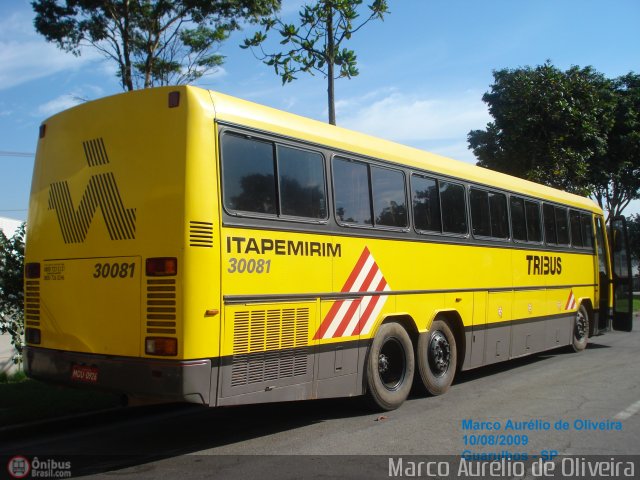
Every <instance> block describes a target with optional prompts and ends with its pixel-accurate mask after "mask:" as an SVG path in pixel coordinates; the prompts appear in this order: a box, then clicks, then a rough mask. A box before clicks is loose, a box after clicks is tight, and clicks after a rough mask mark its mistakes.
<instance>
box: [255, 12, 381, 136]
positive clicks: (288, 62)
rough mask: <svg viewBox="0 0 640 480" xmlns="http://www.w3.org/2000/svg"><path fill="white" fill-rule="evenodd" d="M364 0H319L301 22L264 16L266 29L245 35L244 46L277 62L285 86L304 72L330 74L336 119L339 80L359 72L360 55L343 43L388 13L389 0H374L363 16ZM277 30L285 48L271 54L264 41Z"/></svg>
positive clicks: (330, 103)
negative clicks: (252, 34)
mask: <svg viewBox="0 0 640 480" xmlns="http://www.w3.org/2000/svg"><path fill="white" fill-rule="evenodd" d="M362 3H363V0H317V1H316V2H313V3H312V4H311V5H305V6H303V7H302V10H300V12H299V25H297V26H296V25H295V24H293V23H285V22H284V21H283V20H282V19H281V18H280V17H278V16H272V17H270V18H264V19H263V20H262V21H261V26H262V30H259V31H258V32H256V34H255V35H254V36H253V37H252V38H248V39H245V41H244V45H242V48H253V49H254V53H255V51H256V50H255V49H258V50H259V53H258V54H256V55H257V56H258V58H259V59H260V60H262V61H263V62H264V63H265V64H267V65H269V66H272V67H274V69H275V73H276V75H279V76H280V77H281V78H282V83H283V85H284V84H286V83H289V82H292V81H293V80H296V78H297V77H296V74H297V73H299V72H303V73H309V74H311V75H313V74H314V72H315V73H319V74H321V75H323V76H324V77H325V78H327V97H328V107H329V123H331V124H332V125H335V124H336V114H335V94H334V80H337V79H339V78H351V77H355V76H357V75H358V74H359V72H358V68H357V59H356V54H355V52H354V51H353V50H350V49H348V48H346V47H344V44H345V43H346V42H347V41H348V40H350V39H351V37H352V36H353V34H354V33H356V32H357V31H358V30H360V29H361V28H362V27H364V26H365V25H366V24H367V23H369V22H370V21H372V20H374V19H379V20H383V17H384V15H385V14H386V13H388V12H389V9H388V5H387V2H386V0H373V1H372V2H371V3H370V4H369V5H368V12H367V14H366V15H365V16H364V18H363V19H361V10H362V8H361V7H362ZM273 30H275V31H277V32H278V34H279V38H280V44H281V45H282V46H283V49H284V50H283V51H281V52H277V53H267V52H266V51H265V50H264V48H263V44H264V42H265V40H267V35H268V33H269V32H270V31H273Z"/></svg>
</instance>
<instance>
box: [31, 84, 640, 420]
mask: <svg viewBox="0 0 640 480" xmlns="http://www.w3.org/2000/svg"><path fill="white" fill-rule="evenodd" d="M617 222H618V221H617V220H616V222H614V223H616V224H617ZM614 236H615V238H618V239H620V240H621V241H620V242H617V246H616V247H615V248H612V249H610V248H609V245H608V240H607V239H608V238H611V235H610V234H608V233H607V231H606V230H605V224H604V218H603V213H602V211H601V210H600V209H599V208H598V207H597V206H596V205H595V204H594V203H593V202H592V201H590V200H588V199H586V198H582V197H578V196H575V195H571V194H568V193H565V192H562V191H558V190H554V189H551V188H548V187H545V186H542V185H538V184H535V183H531V182H528V181H525V180H521V179H518V178H514V177H510V176H507V175H503V174H500V173H496V172H493V171H490V170H486V169H482V168H478V167H475V166H471V165H469V164H465V163H461V162H457V161H454V160H450V159H447V158H444V157H441V156H437V155H434V154H430V153H426V152H423V151H419V150H416V149H413V148H409V147H406V146H402V145H398V144H395V143H392V142H389V141H385V140H381V139H378V138H373V137H370V136H367V135H363V134H360V133H357V132H353V131H349V130H345V129H342V128H337V127H334V126H330V125H327V124H324V123H320V122H317V121H313V120H310V119H306V118H302V117H299V116H296V115H292V114H289V113H285V112H281V111H278V110H274V109H271V108H267V107H264V106H260V105H256V104H253V103H250V102H247V101H243V100H239V99H237V98H233V97H230V96H227V95H223V94H220V93H216V92H211V91H207V90H203V89H199V88H195V87H188V86H183V87H172V88H158V89H149V90H143V91H136V92H130V93H125V94H121V95H116V96H112V97H108V98H104V99H101V100H97V101H92V102H88V103H85V104H82V105H79V106H77V107H74V108H71V109H69V110H67V111H65V112H62V113H60V114H57V115H55V116H53V117H51V118H49V119H47V120H46V121H45V122H44V123H43V124H42V125H41V127H40V132H39V140H38V148H37V155H36V163H35V168H34V173H33V184H32V190H31V199H30V207H29V216H28V222H27V247H26V260H25V262H26V263H25V298H26V303H25V322H26V325H25V326H26V335H25V337H26V338H25V340H26V345H27V346H26V349H25V355H24V357H25V368H26V371H27V373H28V375H29V376H31V377H33V378H36V379H42V380H46V381H50V382H56V383H60V384H72V385H78V386H86V387H91V388H101V389H108V390H112V391H117V392H121V393H123V394H126V395H128V396H132V397H142V398H148V397H150V398H160V399H163V400H166V401H186V402H194V403H199V404H204V405H210V406H223V405H232V404H246V403H257V402H273V401H291V400H303V399H316V398H328V397H344V396H356V395H363V394H366V395H367V396H368V398H369V400H370V401H371V403H372V404H373V406H374V407H376V408H378V409H383V410H384V409H393V408H396V407H398V406H399V405H400V404H402V402H403V401H404V400H405V398H406V397H407V394H408V393H409V390H410V389H411V387H412V385H413V384H416V385H417V387H420V388H422V389H423V390H426V392H428V393H430V394H433V395H437V394H441V393H444V392H445V391H446V390H447V389H448V388H449V386H450V385H451V383H452V381H453V379H454V376H455V374H456V372H457V371H460V370H467V369H472V368H476V367H481V366H484V365H489V364H492V363H495V362H500V361H504V360H509V359H512V358H516V357H521V356H523V355H529V354H532V353H536V352H540V351H543V350H548V349H552V348H556V347H560V346H573V348H574V349H575V350H578V351H579V350H583V349H584V348H585V347H586V345H587V342H588V338H589V337H590V336H592V335H594V334H595V333H598V332H602V331H604V330H607V329H608V328H609V322H610V317H611V315H610V313H611V312H612V310H611V309H612V307H613V306H614V296H616V297H619V298H620V300H619V301H618V302H617V305H618V307H619V309H621V310H625V309H626V310H629V309H630V302H629V301H628V298H627V297H625V295H627V291H628V290H629V285H630V284H629V282H628V276H629V275H628V273H625V272H627V270H626V269H627V264H628V256H625V255H626V246H625V244H624V242H623V241H622V240H624V238H625V232H624V228H623V227H622V226H620V227H616V230H615V235H614ZM610 251H612V252H615V258H613V257H612V256H611V255H610V253H609V252H610ZM615 259H617V260H616V261H617V262H618V263H617V264H616V265H614V266H612V261H614V260H615ZM613 280H615V281H616V282H617V283H616V285H617V284H619V285H620V286H617V287H616V285H613V283H612V281H613ZM625 282H626V283H625ZM614 287H616V288H615V289H614ZM616 292H617V293H616ZM625 301H626V303H625ZM614 327H615V328H619V329H626V330H629V329H630V328H631V315H630V312H629V311H627V312H623V311H621V312H618V313H617V314H616V315H614Z"/></svg>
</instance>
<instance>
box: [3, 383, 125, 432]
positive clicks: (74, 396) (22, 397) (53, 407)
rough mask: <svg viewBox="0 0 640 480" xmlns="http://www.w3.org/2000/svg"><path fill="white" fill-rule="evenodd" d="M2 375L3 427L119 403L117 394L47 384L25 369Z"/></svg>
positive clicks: (99, 408)
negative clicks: (27, 373) (24, 370)
mask: <svg viewBox="0 0 640 480" xmlns="http://www.w3.org/2000/svg"><path fill="white" fill-rule="evenodd" d="M4 379H5V380H4V381H3V380H2V377H1V376H0V427H6V426H7V425H15V424H19V423H26V422H32V421H36V420H45V419H53V418H56V417H62V416H65V415H73V414H78V413H84V412H90V411H94V410H102V409H105V408H111V407H116V406H118V405H120V399H119V398H118V396H117V395H114V394H109V393H103V392H96V391H92V390H81V389H75V388H66V387H58V386H53V385H48V384H46V383H42V382H38V381H37V380H31V379H30V378H27V377H26V376H25V375H24V373H23V372H19V373H18V374H14V375H10V376H8V377H7V375H5V376H4Z"/></svg>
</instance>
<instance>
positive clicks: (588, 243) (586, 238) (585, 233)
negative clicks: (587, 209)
mask: <svg viewBox="0 0 640 480" xmlns="http://www.w3.org/2000/svg"><path fill="white" fill-rule="evenodd" d="M580 225H581V227H582V243H583V244H584V246H585V247H587V248H590V249H592V250H593V222H592V220H591V215H588V214H586V213H583V214H582V215H580Z"/></svg>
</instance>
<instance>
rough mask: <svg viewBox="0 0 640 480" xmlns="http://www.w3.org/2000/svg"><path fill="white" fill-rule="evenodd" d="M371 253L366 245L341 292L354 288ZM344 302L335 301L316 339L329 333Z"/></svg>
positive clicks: (314, 337) (315, 336)
mask: <svg viewBox="0 0 640 480" xmlns="http://www.w3.org/2000/svg"><path fill="white" fill-rule="evenodd" d="M369 255H370V253H369V249H368V248H367V247H364V250H362V253H361V254H360V258H359V259H358V261H357V262H356V266H355V267H354V269H353V270H351V273H350V274H349V278H347V281H346V282H345V283H344V286H343V287H342V290H340V291H341V292H343V293H346V292H350V291H351V288H353V284H354V283H355V282H356V279H357V278H358V275H360V270H362V267H364V264H365V262H366V261H367V258H369ZM344 302H345V301H344V300H338V301H336V302H334V303H333V305H331V308H330V309H329V312H328V313H327V316H326V317H324V320H323V321H322V324H321V325H320V328H319V329H318V331H317V332H316V334H315V335H314V336H313V339H314V340H318V339H320V338H322V337H324V334H325V333H327V330H328V329H329V326H330V325H331V322H333V320H334V318H335V317H336V315H337V313H338V311H339V310H340V307H342V304H343V303H344ZM354 303H355V302H354Z"/></svg>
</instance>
